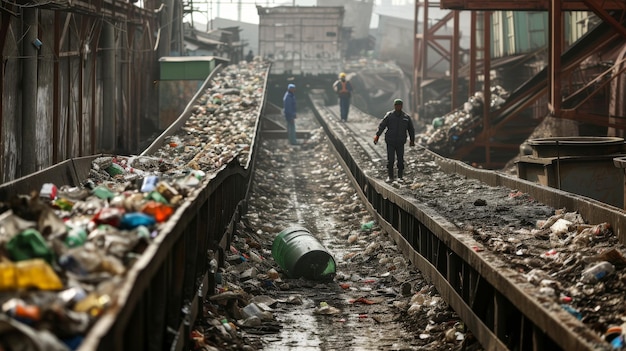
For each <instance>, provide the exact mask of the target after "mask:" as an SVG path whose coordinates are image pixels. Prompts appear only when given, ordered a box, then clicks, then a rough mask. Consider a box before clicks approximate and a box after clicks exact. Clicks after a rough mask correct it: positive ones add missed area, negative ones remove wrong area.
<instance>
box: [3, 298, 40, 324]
mask: <svg viewBox="0 0 626 351" xmlns="http://www.w3.org/2000/svg"><path fill="white" fill-rule="evenodd" d="M2 311H3V312H4V313H6V314H8V315H9V316H11V317H13V318H15V319H17V320H18V321H20V322H22V323H25V324H28V325H32V324H33V323H35V322H38V321H39V320H41V310H40V308H39V306H37V305H31V304H27V303H26V302H24V301H23V300H21V299H18V298H12V299H9V300H8V301H6V302H5V303H4V304H3V305H2Z"/></svg>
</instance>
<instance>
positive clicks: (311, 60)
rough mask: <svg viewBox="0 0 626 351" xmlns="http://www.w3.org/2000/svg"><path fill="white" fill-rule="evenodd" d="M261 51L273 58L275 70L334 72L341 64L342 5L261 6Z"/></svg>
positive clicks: (280, 71) (284, 72)
mask: <svg viewBox="0 0 626 351" xmlns="http://www.w3.org/2000/svg"><path fill="white" fill-rule="evenodd" d="M257 11H258V13H259V55H261V56H262V57H264V58H267V59H269V60H272V61H273V62H274V64H273V65H272V74H307V75H308V74H314V75H319V74H332V75H335V74H337V72H338V71H339V70H340V69H341V65H342V58H343V55H342V52H341V50H342V45H341V44H342V43H341V27H342V24H343V16H344V8H343V7H341V6H327V7H320V6H313V7H302V6H297V7H290V6H279V7H267V8H266V7H261V6H257Z"/></svg>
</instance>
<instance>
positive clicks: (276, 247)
mask: <svg viewBox="0 0 626 351" xmlns="http://www.w3.org/2000/svg"><path fill="white" fill-rule="evenodd" d="M272 256H273V257H274V260H275V261H276V262H277V263H278V265H279V266H280V267H281V268H282V269H283V270H284V271H285V272H286V273H287V275H288V276H289V277H291V278H300V277H304V278H306V279H310V280H332V279H333V278H334V277H335V272H336V270H335V268H336V265H335V259H334V258H333V256H332V255H331V254H330V253H329V252H328V250H326V248H325V247H324V246H322V244H321V243H320V242H319V241H318V240H317V239H316V238H315V237H314V236H313V235H312V234H311V232H309V231H308V230H307V229H306V228H303V227H298V226H295V227H289V228H287V229H285V230H283V231H282V232H280V233H279V234H278V235H277V236H276V238H274V242H273V243H272Z"/></svg>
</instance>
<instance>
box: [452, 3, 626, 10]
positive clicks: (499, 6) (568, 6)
mask: <svg viewBox="0 0 626 351" xmlns="http://www.w3.org/2000/svg"><path fill="white" fill-rule="evenodd" d="M589 3H594V4H596V6H598V7H600V8H602V9H604V10H605V11H610V10H624V9H625V7H626V5H625V4H624V0H588V1H580V0H561V10H562V11H589ZM551 5H552V0H524V1H519V0H517V1H515V0H490V1H488V0H440V7H441V8H442V9H450V10H479V11H505V10H510V11H548V10H550V7H551Z"/></svg>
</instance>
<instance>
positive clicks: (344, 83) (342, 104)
mask: <svg viewBox="0 0 626 351" xmlns="http://www.w3.org/2000/svg"><path fill="white" fill-rule="evenodd" d="M333 89H334V90H335V92H336V93H337V96H338V97H339V112H340V115H341V121H342V122H347V121H348V111H349V110H350V98H351V97H352V84H351V83H350V81H349V80H347V79H346V74H345V73H343V72H341V73H339V79H338V80H337V81H336V82H335V83H334V84H333Z"/></svg>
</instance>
